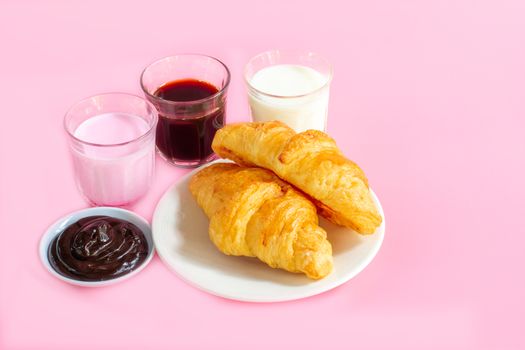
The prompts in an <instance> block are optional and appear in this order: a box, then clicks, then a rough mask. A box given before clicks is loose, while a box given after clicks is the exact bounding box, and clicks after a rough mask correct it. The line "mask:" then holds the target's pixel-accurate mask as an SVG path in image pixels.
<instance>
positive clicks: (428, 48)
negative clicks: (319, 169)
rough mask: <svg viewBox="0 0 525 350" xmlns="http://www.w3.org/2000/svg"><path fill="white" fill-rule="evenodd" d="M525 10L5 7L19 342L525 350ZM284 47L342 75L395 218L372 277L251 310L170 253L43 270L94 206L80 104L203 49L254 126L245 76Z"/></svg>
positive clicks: (9, 249) (344, 97) (7, 331)
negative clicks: (109, 281) (106, 268)
mask: <svg viewBox="0 0 525 350" xmlns="http://www.w3.org/2000/svg"><path fill="white" fill-rule="evenodd" d="M524 18H525V2H524V1H521V0H515V1H510V0H498V1H496V0H494V1H475V0H460V1H456V0H444V1H443V0H433V1H419V0H411V1H410V0H400V1H388V0H370V1H342V0H341V1H327V0H325V1H312V2H308V1H288V2H285V1H283V0H266V1H242V0H238V1H228V0H222V1H207V2H203V1H173V0H169V1H140V2H139V1H119V2H114V1H113V2H109V1H98V0H97V1H82V2H81V1H47V2H44V1H6V0H4V1H2V2H1V4H0V36H1V37H0V39H1V40H0V43H1V45H2V50H1V51H2V54H1V55H0V62H1V65H0V71H1V75H0V77H1V84H0V89H1V91H0V96H1V99H2V112H1V120H2V124H1V125H2V126H1V127H0V170H1V171H0V222H1V224H0V229H1V233H0V240H1V242H0V349H2V350H3V349H73V348H74V349H78V350H82V349H103V348H108V349H172V348H186V349H189V348H224V347H226V346H227V348H229V349H237V348H250V349H262V348H269V347H270V348H275V349H278V348H283V349H284V348H302V349H320V348H327V349H328V348H333V349H339V348H340V349H343V348H345V349H350V348H354V349H385V348H390V349H444V348H447V349H519V348H521V349H523V348H524V347H525V336H524V334H523V331H524V329H523V327H524V324H525V301H524V298H525V276H524V266H525V264H524V259H523V256H524V253H523V251H524V250H525V248H524V246H525V230H524V228H523V223H522V220H523V217H524V216H525V204H524V197H525V185H524V181H525V164H524V163H525V137H524V131H525V122H524V120H525V19H524ZM271 48H286V49H311V50H314V51H317V52H320V53H322V54H323V55H325V56H326V57H327V58H328V59H329V60H330V61H332V62H333V64H334V67H335V77H334V80H333V85H332V94H331V101H330V117H329V133H330V134H331V135H332V136H333V137H334V138H335V139H336V140H337V142H338V143H339V145H340V147H341V148H342V149H343V150H344V152H345V153H346V154H347V155H348V156H349V157H350V158H352V159H354V160H355V161H356V162H357V163H358V164H360V165H361V166H362V167H363V169H364V170H365V171H366V173H367V175H368V177H369V179H370V183H371V184H372V187H373V188H374V190H375V191H376V193H378V195H379V197H380V199H381V201H382V203H383V206H384V209H385V212H386V215H387V220H388V227H387V233H386V238H385V242H384V245H383V247H382V249H381V251H380V252H379V254H378V256H377V258H376V259H375V260H374V261H373V262H372V264H371V265H370V266H369V267H368V268H367V269H366V270H365V271H364V272H363V273H361V274H360V275H359V276H357V277H356V278H355V279H353V280H351V281H350V282H349V283H347V284H345V285H343V286H341V287H339V288H337V289H335V290H332V291H330V292H327V293H325V294H322V295H319V296H315V297H312V298H308V299H305V300H299V301H294V302H287V303H278V304H249V303H241V302H234V301H229V300H224V299H221V298H218V297H214V296H211V295H208V294H205V293H203V292H201V291H199V290H196V289H194V288H192V287H190V286H189V285H187V284H186V283H184V282H183V281H181V280H179V279H178V278H177V277H176V276H175V275H173V274H172V273H171V272H170V271H169V270H168V269H167V268H166V267H165V266H164V265H163V264H162V263H161V262H160V260H159V259H158V258H157V257H155V259H154V260H153V262H152V263H151V265H150V266H148V267H147V268H146V269H145V270H144V271H143V272H142V273H140V274H139V275H137V276H136V277H134V278H132V279H130V280H128V281H126V282H124V283H121V284H118V285H115V286H112V287H108V288H100V289H81V288H75V287H72V286H70V285H67V284H65V283H63V282H61V281H59V280H57V279H55V278H54V277H52V276H51V275H49V274H48V273H47V272H46V271H45V270H44V269H43V267H42V266H41V264H40V262H39V260H38V258H37V242H38V240H39V238H40V236H41V235H42V233H43V232H44V230H45V229H46V228H47V226H48V225H49V224H50V223H52V222H53V221H55V220H56V219H58V218H59V217H61V216H62V215H64V214H66V213H68V212H71V211H73V210H77V209H80V208H83V207H85V206H86V204H85V203H84V202H83V201H82V199H81V198H80V196H79V194H78V193H77V191H76V189H75V186H74V183H73V177H72V170H71V168H70V164H69V159H68V157H67V153H66V152H67V149H66V144H65V137H64V133H63V131H62V125H61V122H62V117H63V115H64V112H65V111H66V109H67V108H68V107H69V106H70V105H71V104H73V103H74V102H76V101H78V100H79V99H81V98H84V97H86V96H89V95H92V94H95V93H99V92H107V91H125V92H134V93H140V89H139V85H138V78H139V74H140V72H141V70H142V69H143V67H144V66H145V65H146V64H148V63H149V62H151V61H152V60H154V59H156V58H159V57H162V56H165V55H170V54H174V53H180V52H201V53H206V54H209V55H213V56H217V57H219V58H221V59H222V60H224V61H225V63H226V64H227V65H228V66H229V67H230V68H231V71H232V74H233V78H232V84H231V89H230V95H229V96H230V97H229V113H228V116H229V121H240V120H247V119H248V116H249V114H248V106H247V102H246V100H245V90H244V86H243V83H242V76H241V71H242V67H243V64H244V63H245V62H246V61H247V60H248V59H249V58H250V57H251V56H253V55H255V54H256V53H258V52H260V51H263V50H266V49H271ZM157 164H158V167H157V173H156V182H155V185H154V186H153V188H152V189H151V191H150V192H149V193H148V195H147V196H146V197H145V198H144V199H143V200H142V201H140V203H138V204H137V205H136V206H135V207H134V208H133V210H135V211H136V212H138V213H140V214H142V215H144V216H145V217H147V218H148V219H151V215H152V212H153V208H154V206H155V203H156V202H157V200H158V199H159V198H160V196H161V194H162V193H163V191H164V190H165V189H166V188H167V187H168V186H169V185H170V184H171V183H173V182H174V181H176V180H177V179H178V178H179V177H180V176H181V175H183V174H184V173H186V170H179V169H176V168H174V167H171V166H168V165H167V164H165V163H164V162H162V161H160V160H159V161H158V163H157ZM271 346H273V347H271Z"/></svg>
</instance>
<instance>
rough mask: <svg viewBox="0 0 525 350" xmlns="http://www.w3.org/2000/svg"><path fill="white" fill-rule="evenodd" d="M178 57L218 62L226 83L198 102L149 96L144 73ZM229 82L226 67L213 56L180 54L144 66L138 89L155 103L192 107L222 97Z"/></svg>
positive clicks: (228, 72)
mask: <svg viewBox="0 0 525 350" xmlns="http://www.w3.org/2000/svg"><path fill="white" fill-rule="evenodd" d="M180 56H186V57H188V56H195V57H200V58H210V59H212V60H213V61H215V62H218V63H219V64H220V65H221V66H222V67H223V68H224V70H225V71H226V83H225V84H224V86H222V87H220V88H218V91H217V92H216V93H214V94H213V95H210V96H208V97H204V98H201V99H198V100H192V101H171V100H166V99H164V98H162V97H159V96H155V95H153V94H151V93H150V92H149V91H148V90H147V89H146V87H145V86H144V74H145V73H146V71H147V70H148V69H149V68H150V67H151V66H153V65H154V64H156V63H159V62H161V61H164V60H166V59H168V58H174V57H180ZM189 79H191V78H189ZM230 80H231V73H230V70H229V69H228V66H226V64H224V62H222V61H221V60H219V59H218V58H216V57H213V56H209V55H204V54H200V53H181V54H176V55H171V56H164V57H162V58H159V59H156V60H155V61H153V62H151V63H150V64H148V65H147V66H146V68H144V70H143V71H142V73H141V74H140V87H141V89H142V91H143V92H144V94H146V96H147V97H151V98H152V99H153V100H155V101H159V102H162V103H167V104H170V105H192V104H198V103H204V102H207V101H210V100H214V99H216V98H217V97H220V96H221V95H224V93H225V91H226V89H227V88H228V86H229V85H230ZM166 83H169V81H167V82H166ZM212 85H213V84H212ZM161 86H162V85H161ZM214 86H215V85H214ZM215 87H216V88H217V86H215Z"/></svg>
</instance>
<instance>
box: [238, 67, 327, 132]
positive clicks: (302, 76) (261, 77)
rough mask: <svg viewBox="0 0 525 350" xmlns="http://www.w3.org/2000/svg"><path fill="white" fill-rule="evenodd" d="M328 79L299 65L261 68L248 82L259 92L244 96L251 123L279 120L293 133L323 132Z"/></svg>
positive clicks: (251, 91)
mask: <svg viewBox="0 0 525 350" xmlns="http://www.w3.org/2000/svg"><path fill="white" fill-rule="evenodd" d="M328 79H329V77H327V76H325V75H323V74H321V73H319V72H318V71H316V70H314V69H312V68H310V67H306V66H301V65H294V64H279V65H274V66H269V67H266V68H263V69H261V70H260V71H258V72H256V73H255V74H254V75H253V77H252V78H251V79H250V82H249V83H250V86H251V87H252V88H254V89H255V90H258V91H260V92H262V94H261V93H257V91H253V90H250V92H249V94H248V95H249V101H250V108H251V111H252V118H253V120H254V121H269V120H280V121H282V122H284V123H286V124H288V125H289V126H290V127H292V128H293V129H295V131H297V132H301V131H305V130H308V129H317V130H321V131H325V130H326V118H327V114H328V97H329V87H328V84H327V82H328ZM323 86H324V88H322V87H323ZM321 88H322V89H321ZM319 89H320V90H319ZM269 95H272V96H269Z"/></svg>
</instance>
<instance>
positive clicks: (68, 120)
mask: <svg viewBox="0 0 525 350" xmlns="http://www.w3.org/2000/svg"><path fill="white" fill-rule="evenodd" d="M157 119H158V116H157V110H156V109H155V107H154V106H153V105H152V104H151V103H149V102H148V101H146V100H144V99H143V98H141V97H139V96H135V95H130V94H125V93H108V94H102V95H97V96H93V97H89V98H87V99H85V100H82V101H80V102H78V103H77V104H75V105H74V106H73V107H72V108H71V109H70V110H69V111H68V112H67V113H66V116H65V118H64V127H65V129H66V133H67V136H68V144H69V149H70V151H71V156H72V160H73V168H74V173H75V182H76V184H77V187H78V189H79V191H80V193H81V194H82V195H83V197H84V198H85V199H86V200H87V201H88V202H89V203H90V204H91V205H97V206H99V205H100V206H102V205H104V206H128V205H131V204H133V203H134V202H135V201H137V200H138V199H139V198H140V197H142V196H143V195H144V194H145V193H146V192H147V190H148V189H149V187H150V185H151V183H152V180H153V172H154V168H155V129H156V125H157Z"/></svg>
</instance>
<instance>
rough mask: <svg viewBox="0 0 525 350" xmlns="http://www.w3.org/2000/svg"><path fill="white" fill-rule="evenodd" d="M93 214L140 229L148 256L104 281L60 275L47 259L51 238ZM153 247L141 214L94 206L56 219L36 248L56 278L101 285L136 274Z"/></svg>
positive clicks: (83, 284) (83, 283) (149, 232)
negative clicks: (140, 262) (122, 272)
mask: <svg viewBox="0 0 525 350" xmlns="http://www.w3.org/2000/svg"><path fill="white" fill-rule="evenodd" d="M95 215H106V216H111V217H115V218H118V219H122V220H126V221H128V222H131V223H132V224H134V225H136V226H137V227H138V228H140V229H141V230H142V232H143V233H144V236H146V240H147V241H148V249H149V250H148V256H147V257H146V260H144V262H143V263H142V264H141V265H140V266H139V267H137V268H136V269H135V270H133V271H131V272H130V273H128V274H125V275H123V276H120V277H117V278H113V279H110V280H106V281H79V280H76V279H73V278H69V277H67V276H64V275H61V274H60V273H58V272H56V271H55V269H54V268H53V267H52V266H51V264H50V263H49V259H48V250H49V245H50V244H51V242H52V241H53V239H54V238H55V237H56V236H57V235H59V234H60V233H61V232H62V231H64V230H65V229H66V228H67V227H68V226H69V225H71V224H73V223H75V222H77V221H78V220H80V219H82V218H85V217H88V216H95ZM154 251H155V249H154V248H153V238H152V236H151V227H150V225H149V223H148V222H147V221H146V219H144V218H142V217H141V216H139V215H137V214H135V213H133V212H131V211H129V210H125V209H120V208H113V207H96V208H88V209H83V210H79V211H76V212H74V213H71V214H68V215H66V216H64V217H63V218H61V219H59V220H58V221H56V222H55V223H54V224H52V225H51V226H49V228H48V229H47V231H46V232H45V233H44V235H43V236H42V238H41V239H40V245H39V248H38V252H39V255H40V260H41V261H42V264H43V265H44V267H45V268H46V269H47V270H48V271H49V273H51V274H52V275H53V276H55V277H56V278H58V279H60V280H62V281H64V282H67V283H71V284H74V285H77V286H82V287H101V286H106V285H109V284H113V283H117V282H120V281H123V280H125V279H128V278H130V277H131V276H134V275H136V274H137V273H139V272H140V271H141V270H142V269H143V268H145V267H146V265H148V264H149V262H150V261H151V258H152V257H153V253H154Z"/></svg>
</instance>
